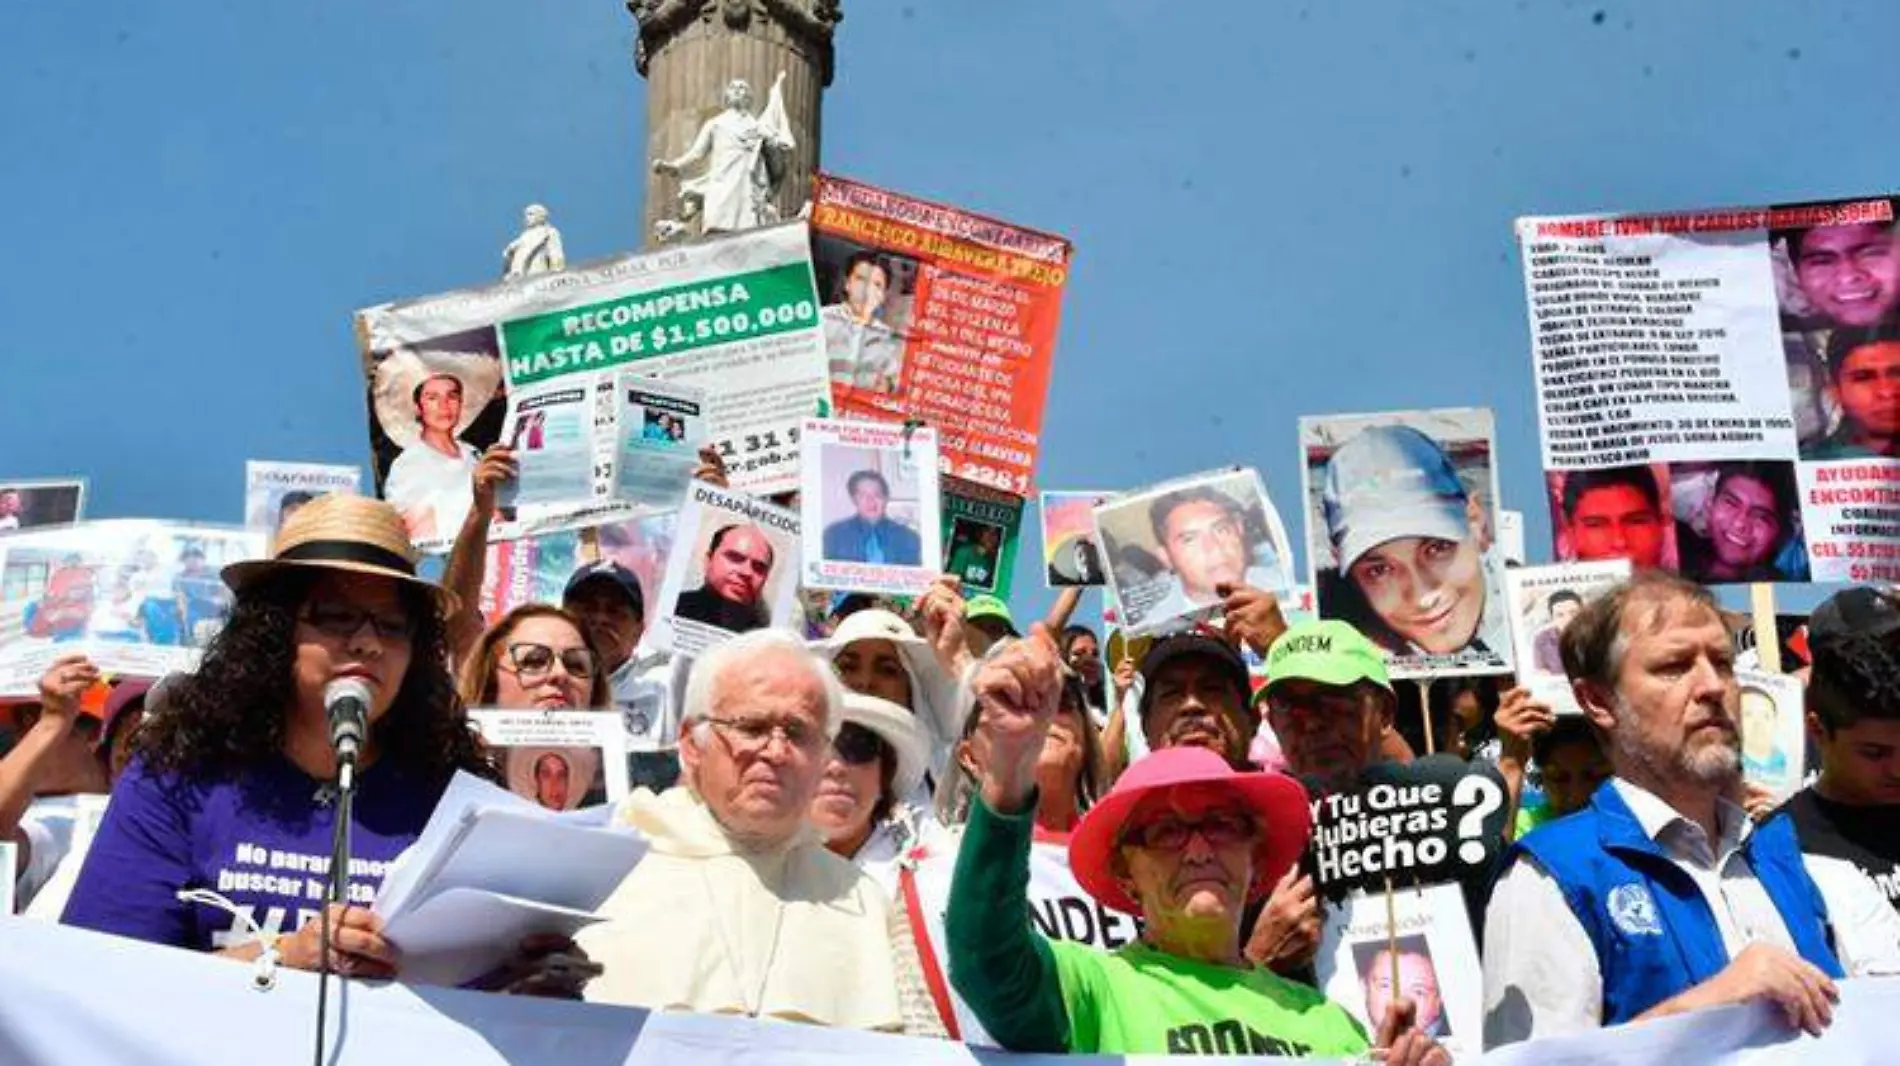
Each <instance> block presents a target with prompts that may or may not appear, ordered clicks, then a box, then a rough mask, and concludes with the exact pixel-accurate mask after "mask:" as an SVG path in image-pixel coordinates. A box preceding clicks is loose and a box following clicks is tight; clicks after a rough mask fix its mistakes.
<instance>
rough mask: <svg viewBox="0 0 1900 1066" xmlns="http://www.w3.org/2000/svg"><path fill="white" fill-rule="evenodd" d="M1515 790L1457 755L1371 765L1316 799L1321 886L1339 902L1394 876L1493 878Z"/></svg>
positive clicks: (1314, 853)
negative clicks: (1342, 787)
mask: <svg viewBox="0 0 1900 1066" xmlns="http://www.w3.org/2000/svg"><path fill="white" fill-rule="evenodd" d="M1508 795H1509V793H1508V791H1507V790H1506V789H1505V787H1504V780H1503V778H1502V777H1500V776H1499V775H1498V772H1497V770H1496V769H1495V768H1493V767H1491V766H1489V765H1488V764H1486V765H1473V764H1466V763H1465V762H1464V760H1462V759H1459V758H1457V757H1456V756H1450V755H1443V756H1429V757H1426V758H1423V759H1419V760H1417V761H1415V762H1412V763H1380V764H1378V765H1376V766H1373V767H1369V768H1368V769H1367V770H1366V773H1365V775H1364V778H1363V779H1362V780H1361V782H1360V784H1359V786H1358V787H1357V788H1355V789H1353V790H1352V791H1349V792H1330V793H1325V794H1319V793H1315V794H1314V797H1313V799H1312V800H1311V805H1312V810H1313V840H1312V843H1311V844H1310V845H1309V847H1308V853H1307V866H1308V868H1309V869H1310V870H1311V871H1312V873H1313V881H1314V884H1315V885H1316V886H1317V887H1318V889H1319V891H1320V894H1321V895H1323V896H1325V897H1327V898H1328V899H1333V900H1338V899H1342V898H1344V896H1345V895H1346V894H1347V893H1351V892H1377V891H1380V890H1382V889H1383V888H1384V886H1385V884H1386V882H1387V879H1390V881H1391V883H1392V884H1394V885H1398V886H1406V885H1429V884H1436V883H1441V882H1447V881H1459V882H1462V883H1474V884H1481V885H1482V884H1485V883H1487V882H1488V879H1489V876H1490V873H1491V870H1492V866H1493V864H1494V863H1495V862H1496V861H1497V858H1498V856H1499V855H1500V854H1501V853H1502V850H1503V847H1504V817H1505V811H1506V808H1507V806H1508V804H1507V802H1506V800H1507V798H1508Z"/></svg>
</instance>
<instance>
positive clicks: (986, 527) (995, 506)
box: [943, 477, 1024, 599]
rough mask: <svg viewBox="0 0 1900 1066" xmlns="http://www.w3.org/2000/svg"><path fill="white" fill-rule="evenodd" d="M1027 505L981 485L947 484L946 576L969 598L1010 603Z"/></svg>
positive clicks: (946, 480) (954, 481) (948, 480)
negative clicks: (991, 598) (985, 597)
mask: <svg viewBox="0 0 1900 1066" xmlns="http://www.w3.org/2000/svg"><path fill="white" fill-rule="evenodd" d="M1023 502H1024V501H1023V498H1022V497H1021V496H1013V495H1011V494H1009V493H1007V492H1004V491H1002V490H1001V489H993V488H990V487H989V486H987V485H983V484H981V483H979V482H975V481H965V480H963V479H962V478H954V477H946V478H944V479H943V550H944V561H943V572H944V573H945V574H947V575H949V576H951V577H954V578H956V579H957V580H959V581H961V582H963V595H964V596H965V597H969V596H974V595H978V594H981V593H988V594H989V595H992V596H1000V597H1002V598H1003V599H1008V598H1009V586H1010V581H1011V579H1012V578H1013V577H1014V576H1015V572H1016V543H1017V540H1018V538H1019V535H1020V533H1021V531H1022V527H1023Z"/></svg>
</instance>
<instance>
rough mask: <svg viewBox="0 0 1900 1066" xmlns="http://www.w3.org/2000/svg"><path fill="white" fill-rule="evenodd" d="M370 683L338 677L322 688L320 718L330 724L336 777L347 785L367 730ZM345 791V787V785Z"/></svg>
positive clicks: (358, 679) (359, 679) (355, 678)
mask: <svg viewBox="0 0 1900 1066" xmlns="http://www.w3.org/2000/svg"><path fill="white" fill-rule="evenodd" d="M371 698H372V693H371V692H370V688H369V683H368V682H366V681H364V680H363V679H362V678H360V677H339V678H337V679H336V680H335V681H332V682H330V683H329V684H327V685H325V686H323V715H324V717H325V718H327V719H329V722H330V746H331V747H333V748H335V749H336V764H337V772H338V776H339V777H341V778H342V779H344V780H345V781H347V780H348V779H349V777H351V776H353V775H352V774H351V773H350V771H352V770H354V769H355V768H356V756H357V753H358V752H360V751H361V750H362V749H363V734H364V733H366V732H367V731H368V729H369V703H370V699H371ZM345 787H348V786H347V784H346V785H345Z"/></svg>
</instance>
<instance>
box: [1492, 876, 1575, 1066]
mask: <svg viewBox="0 0 1900 1066" xmlns="http://www.w3.org/2000/svg"><path fill="white" fill-rule="evenodd" d="M1602 1021H1603V972H1602V970H1601V969H1600V968H1599V967H1598V965H1597V957H1596V949H1595V948H1594V947H1592V946H1591V944H1590V936H1589V934H1588V933H1585V932H1584V931H1583V925H1582V923H1580V922H1578V921H1577V916H1576V915H1574V914H1572V913H1570V905H1569V904H1567V903H1565V902H1564V896H1563V890H1562V889H1560V888H1558V887H1557V882H1556V881H1554V880H1553V879H1552V878H1551V876H1550V875H1549V874H1548V873H1546V872H1545V871H1544V868H1543V867H1541V866H1539V865H1538V864H1537V862H1536V860H1535V859H1532V858H1531V857H1530V856H1528V855H1523V856H1519V858H1518V859H1517V861H1516V862H1514V863H1512V864H1511V868H1510V869H1509V870H1508V871H1506V873H1505V874H1504V876H1503V877H1502V878H1501V879H1499V881H1498V885H1497V889H1496V890H1495V891H1493V892H1492V893H1491V904H1490V906H1489V907H1488V908H1487V909H1486V910H1485V913H1484V1046H1485V1048H1486V1049H1487V1050H1488V1049H1491V1048H1495V1047H1501V1046H1503V1045H1505V1044H1514V1043H1517V1042H1518V1041H1521V1040H1530V1039H1534V1038H1536V1037H1543V1036H1551V1035H1554V1034H1558V1033H1576V1032H1584V1031H1587V1030H1591V1029H1595V1028H1597V1027H1598V1026H1600V1025H1601V1024H1602Z"/></svg>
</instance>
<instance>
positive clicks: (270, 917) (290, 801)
mask: <svg viewBox="0 0 1900 1066" xmlns="http://www.w3.org/2000/svg"><path fill="white" fill-rule="evenodd" d="M446 785H447V780H446V779H442V780H435V781H431V780H426V779H424V777H423V776H422V775H418V774H415V773H412V772H407V771H404V770H402V769H399V768H396V767H392V766H387V765H385V764H384V763H380V762H379V763H377V764H375V765H373V766H371V767H370V768H369V769H368V770H366V771H364V773H363V775H362V777H361V778H359V779H358V783H357V790H356V798H355V801H354V805H353V808H352V811H351V813H352V815H353V817H352V818H351V823H352V824H351V831H350V851H351V855H352V860H351V864H350V885H349V899H350V902H351V903H356V904H361V905H367V904H368V903H370V902H372V901H373V900H374V899H375V895H376V891H377V890H378V889H379V888H381V887H382V884H383V877H384V875H385V874H387V873H388V871H389V866H390V864H391V862H392V861H393V860H394V859H395V858H396V856H397V855H399V854H400V853H401V852H402V850H403V849H404V848H406V847H408V846H409V845H410V844H412V843H414V842H415V839H416V836H417V835H418V834H420V833H421V832H422V827H423V826H424V825H425V824H427V822H428V820H429V814H430V813H431V812H432V811H434V810H435V804H436V801H437V800H438V799H440V798H441V796H442V790H443V788H444V787H445V786H446ZM323 793H324V788H323V783H322V782H320V781H318V780H317V779H316V778H313V777H311V776H310V775H308V774H306V773H304V772H303V771H302V770H299V769H298V768H297V767H296V766H295V765H294V764H292V763H291V762H290V761H289V760H288V759H284V758H282V757H275V758H272V759H271V760H270V761H269V762H268V763H265V764H264V765H261V766H256V767H253V768H251V769H249V770H246V771H244V772H242V773H240V774H239V775H238V776H236V777H234V778H225V779H220V780H193V779H187V778H183V777H180V776H178V775H175V774H157V773H153V772H152V771H149V770H147V769H146V767H145V764H144V761H143V760H135V761H134V762H133V763H132V764H131V765H130V766H128V767H127V768H126V771H125V775H124V776H123V777H121V778H120V779H119V782H118V784H117V785H115V786H114V787H113V789H112V802H111V805H110V806H108V807H107V808H106V816H105V821H104V822H103V823H102V824H101V825H100V826H99V832H98V835H97V836H95V837H94V838H93V841H92V849H91V850H90V851H89V852H88V853H87V855H86V862H85V865H84V866H83V867H81V868H80V871H79V880H78V882H77V883H76V884H75V885H74V886H73V894H72V898H71V900H70V901H68V902H67V904H66V913H65V914H64V916H62V918H61V919H60V920H61V921H62V922H64V923H65V924H67V925H72V926H78V927H79V928H82V929H94V930H97V931H99V932H102V933H115V934H117V935H119V936H127V937H132V938H134V939H136V940H146V941H150V942H152V943H155V944H171V945H173V946H175V947H186V948H193V949H196V950H199V951H208V950H217V949H220V948H226V947H235V946H237V945H239V944H242V943H245V942H246V941H247V940H248V939H249V936H250V934H249V931H248V929H247V928H246V927H245V926H244V925H243V923H241V922H238V921H236V920H234V919H233V918H232V917H231V916H230V915H229V914H227V913H225V912H224V911H222V910H219V909H218V908H216V907H208V906H203V905H199V904H194V903H181V902H179V901H178V898H177V893H178V891H179V890H180V889H187V888H208V889H211V890H212V891H214V892H217V893H218V894H219V895H222V896H224V897H225V898H226V899H229V900H230V901H231V902H232V903H234V904H236V905H237V906H238V907H239V908H241V909H243V910H246V911H248V912H250V915H251V918H252V920H254V921H256V922H257V924H258V925H259V926H261V927H262V928H263V930H264V935H265V936H266V937H267V938H268V937H273V936H275V935H277V934H278V933H294V932H296V931H297V929H298V928H299V927H300V926H302V925H303V923H304V922H306V921H310V920H311V919H313V918H315V917H316V916H317V915H318V914H319V913H320V910H321V907H322V899H323V891H324V887H325V884H326V873H327V871H328V870H329V866H330V834H331V831H332V828H333V827H334V825H335V822H336V808H335V807H334V806H333V805H332V804H331V802H330V801H329V799H328V797H327V795H326V794H323Z"/></svg>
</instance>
